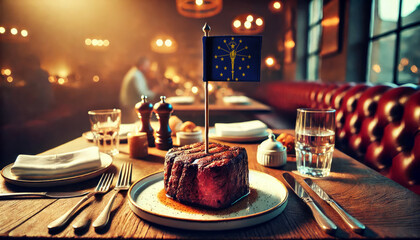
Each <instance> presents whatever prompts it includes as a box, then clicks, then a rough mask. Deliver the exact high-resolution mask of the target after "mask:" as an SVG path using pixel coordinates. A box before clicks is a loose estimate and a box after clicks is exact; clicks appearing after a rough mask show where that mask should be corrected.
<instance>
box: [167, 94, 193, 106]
mask: <svg viewBox="0 0 420 240" xmlns="http://www.w3.org/2000/svg"><path fill="white" fill-rule="evenodd" d="M166 102H168V103H171V104H193V103H194V97H193V96H176V97H168V98H167V99H166Z"/></svg>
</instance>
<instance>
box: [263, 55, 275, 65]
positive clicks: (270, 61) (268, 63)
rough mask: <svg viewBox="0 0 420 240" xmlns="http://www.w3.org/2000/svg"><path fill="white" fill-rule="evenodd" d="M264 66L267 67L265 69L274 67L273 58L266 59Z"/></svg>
mask: <svg viewBox="0 0 420 240" xmlns="http://www.w3.org/2000/svg"><path fill="white" fill-rule="evenodd" d="M265 65H267V67H271V66H273V65H274V58H273V57H267V58H266V59H265Z"/></svg>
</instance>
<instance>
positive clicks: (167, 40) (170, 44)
mask: <svg viewBox="0 0 420 240" xmlns="http://www.w3.org/2000/svg"><path fill="white" fill-rule="evenodd" d="M165 46H167V47H170V46H172V41H171V39H166V40H165Z"/></svg>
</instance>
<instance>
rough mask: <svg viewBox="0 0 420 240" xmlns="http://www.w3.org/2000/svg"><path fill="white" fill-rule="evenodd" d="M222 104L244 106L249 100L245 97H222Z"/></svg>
mask: <svg viewBox="0 0 420 240" xmlns="http://www.w3.org/2000/svg"><path fill="white" fill-rule="evenodd" d="M223 102H224V103H226V104H237V105H245V104H250V103H251V102H250V100H249V98H248V97H246V96H226V97H223Z"/></svg>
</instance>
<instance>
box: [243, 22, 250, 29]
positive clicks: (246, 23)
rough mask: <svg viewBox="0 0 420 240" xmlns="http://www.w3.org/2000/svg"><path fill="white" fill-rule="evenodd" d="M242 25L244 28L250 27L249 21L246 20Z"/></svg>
mask: <svg viewBox="0 0 420 240" xmlns="http://www.w3.org/2000/svg"><path fill="white" fill-rule="evenodd" d="M244 26H245V28H246V29H250V28H251V22H248V21H246V22H245V23H244Z"/></svg>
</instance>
